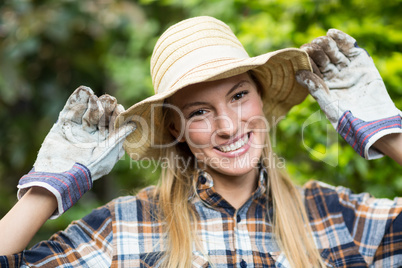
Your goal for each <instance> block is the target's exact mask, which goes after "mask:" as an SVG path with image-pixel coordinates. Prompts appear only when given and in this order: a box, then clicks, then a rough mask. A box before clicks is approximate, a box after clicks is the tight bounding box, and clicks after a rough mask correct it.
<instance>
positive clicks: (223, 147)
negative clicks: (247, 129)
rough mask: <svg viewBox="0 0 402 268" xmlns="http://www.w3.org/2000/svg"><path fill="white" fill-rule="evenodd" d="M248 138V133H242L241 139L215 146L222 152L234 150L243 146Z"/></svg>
mask: <svg viewBox="0 0 402 268" xmlns="http://www.w3.org/2000/svg"><path fill="white" fill-rule="evenodd" d="M249 138H250V133H247V134H246V135H244V136H243V137H242V138H241V139H239V140H237V141H236V142H233V143H231V144H228V145H221V146H216V147H215V148H216V149H218V150H219V151H221V152H224V153H228V152H232V151H236V150H238V149H240V148H241V147H243V146H244V145H245V144H247V143H248V140H249Z"/></svg>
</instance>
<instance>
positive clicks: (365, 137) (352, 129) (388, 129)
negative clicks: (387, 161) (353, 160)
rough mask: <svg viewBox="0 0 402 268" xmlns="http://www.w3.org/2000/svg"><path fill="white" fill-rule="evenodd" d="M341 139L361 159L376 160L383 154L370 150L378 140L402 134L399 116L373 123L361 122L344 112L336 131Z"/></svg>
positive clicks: (373, 149)
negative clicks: (393, 134) (386, 136)
mask: <svg viewBox="0 0 402 268" xmlns="http://www.w3.org/2000/svg"><path fill="white" fill-rule="evenodd" d="M336 130H337V131H338V133H339V134H340V135H341V136H342V138H344V139H345V141H347V142H348V143H349V144H350V146H352V148H353V149H354V150H355V151H356V152H357V153H358V154H359V155H360V156H362V157H364V158H366V159H376V158H380V157H382V156H383V154H382V153H381V152H380V151H378V150H376V149H375V148H371V146H372V145H373V144H374V143H375V142H376V141H377V140H378V139H380V138H382V137H383V136H385V135H388V134H391V133H402V120H401V116H400V115H399V114H398V115H395V116H391V117H387V118H383V119H379V120H375V121H369V122H366V121H363V120H361V119H359V118H356V117H354V116H353V114H352V113H351V112H350V111H346V112H345V113H344V114H343V115H342V116H341V118H339V121H338V127H337V129H336Z"/></svg>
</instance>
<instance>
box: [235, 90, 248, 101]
mask: <svg viewBox="0 0 402 268" xmlns="http://www.w3.org/2000/svg"><path fill="white" fill-rule="evenodd" d="M247 94H248V91H247V90H244V91H241V92H239V93H236V94H235V95H234V96H233V99H232V100H234V101H236V100H240V99H241V98H243V97H244V96H245V95H247Z"/></svg>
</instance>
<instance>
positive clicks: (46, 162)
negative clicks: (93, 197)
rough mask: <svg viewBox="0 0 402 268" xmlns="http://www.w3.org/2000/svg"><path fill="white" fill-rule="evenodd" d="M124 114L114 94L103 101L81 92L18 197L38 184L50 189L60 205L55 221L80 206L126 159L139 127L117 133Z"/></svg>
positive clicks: (48, 139) (65, 111) (46, 143)
mask: <svg viewBox="0 0 402 268" xmlns="http://www.w3.org/2000/svg"><path fill="white" fill-rule="evenodd" d="M122 111H124V108H123V107H122V106H121V105H118V104H117V101H116V99H115V98H114V97H112V96H109V95H103V96H101V97H99V98H98V97H96V96H95V95H94V93H93V92H92V90H91V89H90V88H88V87H83V86H81V87H79V88H78V89H76V90H75V91H74V93H73V94H72V95H71V96H70V98H69V99H68V100H67V103H66V105H65V106H64V108H63V110H62V111H61V112H60V115H59V118H58V121H57V122H56V123H55V124H54V126H53V127H52V129H51V130H50V132H49V133H48V135H47V136H46V138H45V140H44V142H43V144H42V147H41V149H40V150H39V153H38V157H37V159H36V162H35V164H34V168H33V169H32V171H31V172H30V173H29V174H27V175H25V176H23V177H22V178H21V180H20V182H19V185H18V188H19V191H18V197H19V198H21V197H22V196H23V195H24V194H25V192H26V191H27V190H28V189H29V188H31V187H32V186H39V187H43V188H45V189H47V190H48V191H50V192H52V193H53V195H54V196H55V197H56V199H57V202H58V209H57V211H56V213H55V215H53V217H57V216H58V215H60V214H62V213H63V212H64V211H66V210H67V209H68V208H70V207H71V206H72V205H74V203H75V202H77V201H78V199H79V198H80V197H81V196H82V195H83V194H84V193H85V192H86V191H88V190H89V189H90V188H91V187H92V181H94V180H96V179H98V178H100V177H102V176H104V175H106V174H108V173H109V172H110V171H111V169H112V168H113V166H114V165H115V163H116V162H117V161H118V160H119V159H120V158H121V157H122V156H123V154H124V150H123V149H122V144H123V141H124V139H125V138H126V137H127V135H129V134H130V133H131V132H132V131H133V130H134V129H135V124H134V123H132V122H129V123H127V124H125V125H123V126H122V127H120V128H119V129H117V130H115V129H114V119H115V118H116V116H117V115H118V114H119V113H121V112H122Z"/></svg>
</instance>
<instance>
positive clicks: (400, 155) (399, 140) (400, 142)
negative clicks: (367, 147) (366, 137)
mask: <svg viewBox="0 0 402 268" xmlns="http://www.w3.org/2000/svg"><path fill="white" fill-rule="evenodd" d="M373 146H374V147H375V148H377V149H378V150H380V151H381V152H382V153H383V154H385V155H388V156H389V157H391V158H392V159H394V160H395V161H396V162H397V163H398V164H399V165H401V166H402V133H394V134H389V135H386V136H384V137H382V138H381V139H379V140H378V141H376V142H375V143H374V145H373Z"/></svg>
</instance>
